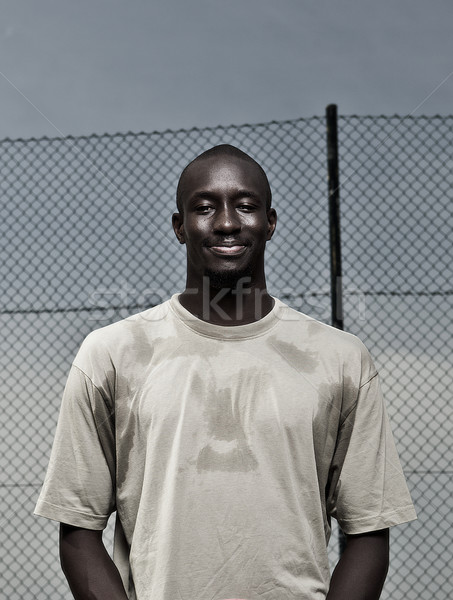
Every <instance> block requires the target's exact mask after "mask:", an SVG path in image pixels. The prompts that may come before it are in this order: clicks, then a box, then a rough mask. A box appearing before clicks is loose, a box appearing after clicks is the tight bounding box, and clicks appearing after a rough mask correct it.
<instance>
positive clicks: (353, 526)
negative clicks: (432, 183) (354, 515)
mask: <svg viewBox="0 0 453 600" xmlns="http://www.w3.org/2000/svg"><path fill="white" fill-rule="evenodd" d="M415 519H417V514H416V512H415V509H414V507H413V506H412V505H410V504H409V505H407V506H403V507H401V508H400V509H398V510H394V511H392V512H389V513H384V514H381V515H373V516H369V517H363V518H361V519H338V524H339V525H340V527H341V529H342V531H343V532H344V533H346V534H351V535H353V534H358V533H367V532H368V531H378V530H379V529H387V528H388V527H393V526H394V525H401V524H403V523H408V522H409V521H414V520H415Z"/></svg>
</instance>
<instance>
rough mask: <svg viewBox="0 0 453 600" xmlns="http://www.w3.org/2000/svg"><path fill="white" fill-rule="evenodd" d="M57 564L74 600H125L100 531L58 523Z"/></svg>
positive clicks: (125, 595)
mask: <svg viewBox="0 0 453 600" xmlns="http://www.w3.org/2000/svg"><path fill="white" fill-rule="evenodd" d="M60 561H61V567H62V569H63V572H64V574H65V576H66V579H67V580H68V583H69V587H70V588H71V592H72V594H73V596H74V598H75V600H88V599H90V600H127V594H126V592H125V590H124V587H123V583H122V581H121V577H120V574H119V572H118V569H117V568H116V566H115V564H114V562H113V561H112V559H111V558H110V556H109V554H108V552H107V550H106V549H105V546H104V544H103V542H102V531H94V530H91V529H81V528H79V527H72V526H71V525H65V524H64V523H61V524H60Z"/></svg>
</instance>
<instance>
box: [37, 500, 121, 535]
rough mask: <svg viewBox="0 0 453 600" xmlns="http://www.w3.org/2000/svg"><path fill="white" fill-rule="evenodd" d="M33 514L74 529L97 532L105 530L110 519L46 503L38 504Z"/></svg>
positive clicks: (106, 516)
mask: <svg viewBox="0 0 453 600" xmlns="http://www.w3.org/2000/svg"><path fill="white" fill-rule="evenodd" d="M33 514H35V515H36V516H38V517H44V518H46V519H51V520H52V521H59V522H60V523H66V524H67V525H72V526H74V527H83V528H84V529H94V530H97V531H102V530H103V529H105V527H106V525H107V521H108V520H109V517H110V515H90V514H89V513H83V512H80V511H77V510H74V509H73V508H67V507H63V506H56V505H55V504H50V502H46V501H41V502H38V504H37V505H36V508H35V510H34V513H33Z"/></svg>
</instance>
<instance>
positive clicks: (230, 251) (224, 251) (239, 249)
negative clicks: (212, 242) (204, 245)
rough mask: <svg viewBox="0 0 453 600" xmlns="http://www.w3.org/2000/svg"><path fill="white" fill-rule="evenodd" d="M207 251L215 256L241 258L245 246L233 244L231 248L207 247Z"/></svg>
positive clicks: (223, 246)
mask: <svg viewBox="0 0 453 600" xmlns="http://www.w3.org/2000/svg"><path fill="white" fill-rule="evenodd" d="M208 248H209V250H210V251H211V252H212V253H213V254H216V255H217V256H241V255H242V254H244V252H245V251H246V249H247V246H243V245H241V244H234V245H232V246H225V245H222V246H208Z"/></svg>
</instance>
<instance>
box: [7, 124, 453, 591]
mask: <svg viewBox="0 0 453 600" xmlns="http://www.w3.org/2000/svg"><path fill="white" fill-rule="evenodd" d="M452 125H453V118H443V119H440V118H435V117H434V118H417V119H413V118H399V117H395V118H390V119H389V118H384V117H378V118H373V117H347V118H345V117H343V118H340V119H339V144H340V148H339V152H340V180H341V183H342V188H341V193H340V196H341V217H342V242H343V273H344V278H343V279H344V281H343V285H344V292H345V302H344V304H345V325H346V329H348V330H350V331H352V332H354V333H357V334H358V335H359V336H360V337H361V338H362V339H363V340H364V341H365V343H366V344H367V345H368V347H369V348H370V350H371V352H372V354H373V356H374V358H375V360H376V362H377V364H378V367H379V368H380V371H381V373H382V378H383V383H384V386H385V393H386V399H387V404H388V407H389V412H390V416H391V419H392V423H393V429H394V434H395V437H396V440H397V444H398V448H399V450H400V454H401V459H402V462H403V466H404V469H405V473H406V476H407V477H408V482H409V486H410V489H411V492H412V496H413V499H414V501H415V504H416V507H417V510H418V513H419V520H418V521H417V522H414V523H410V524H408V525H403V526H399V527H397V528H395V530H394V532H393V541H392V554H393V557H392V564H391V571H390V573H389V577H388V580H387V583H386V586H385V589H384V593H383V596H382V597H383V598H384V599H390V598H392V600H398V599H403V598H404V599H405V600H408V599H409V600H410V599H414V600H415V599H417V600H418V599H426V600H428V599H429V600H432V598H436V600H442V599H447V598H450V597H451V596H452V592H453V589H452V583H451V579H452V575H453V569H452V567H451V565H452V564H453V556H452V554H453V550H452V546H453V545H452V538H453V534H452V528H451V527H449V525H450V524H451V517H450V512H451V511H450V510H449V508H448V502H449V500H450V504H451V492H452V487H453V484H452V477H451V474H452V454H453V451H452V439H451V437H452V436H451V431H452V423H451V402H450V403H449V400H451V391H450V390H451V389H452V385H451V353H452V341H451V340H452V339H453V335H452V331H451V314H452V289H451V282H452V281H453V279H452V277H451V275H452V274H451V264H450V263H451V246H450V244H451V239H452V233H453V232H452V227H453V218H452V199H451V197H449V195H450V196H451V191H450V190H451V184H452V156H451V129H452ZM219 143H231V144H234V145H236V146H239V147H240V148H242V149H243V150H244V151H246V152H248V153H249V154H251V155H252V156H253V157H254V158H256V159H257V160H258V162H260V164H262V165H263V167H264V168H265V170H266V172H267V173H268V176H269V180H270V183H271V187H272V189H273V194H274V204H275V206H276V208H277V210H278V213H279V224H278V230H277V233H276V235H275V236H274V238H273V241H272V243H271V244H269V249H268V255H267V276H268V283H269V289H270V292H271V293H272V294H274V295H276V296H279V297H280V298H281V299H283V300H284V301H286V302H287V303H288V304H290V305H292V306H293V307H295V308H297V309H298V310H302V311H303V312H305V313H308V314H310V315H312V316H313V317H315V318H317V319H320V320H324V321H329V319H330V299H329V289H330V270H329V228H328V208H327V182H326V179H327V177H326V140H325V121H324V119H323V118H317V117H315V118H311V119H300V120H295V121H285V122H272V123H266V124H261V125H244V126H240V127H236V126H231V127H217V128H209V129H192V130H185V131H166V132H163V133H151V134H145V133H141V134H125V135H119V134H118V135H102V136H94V135H93V136H88V137H77V138H64V139H45V138H44V139H39V140H15V141H11V140H4V141H3V142H0V177H1V179H0V187H1V198H2V199H1V215H0V240H1V242H0V243H1V262H0V269H1V280H2V285H3V289H2V305H1V312H0V319H1V326H2V331H3V332H4V335H3V336H2V339H1V344H2V350H3V351H2V353H1V361H2V363H1V370H2V374H3V377H2V381H1V395H0V403H1V406H0V410H1V413H2V422H1V436H0V446H1V472H0V477H1V479H0V494H1V516H0V519H1V525H2V527H1V530H0V531H1V533H0V535H1V538H2V539H1V540H0V559H1V564H2V568H1V570H0V589H1V590H2V592H3V594H4V597H5V598H8V600H18V599H27V600H32V599H33V600H34V599H38V600H41V599H42V600H44V599H46V600H57V599H58V600H60V599H61V598H64V599H66V598H67V599H70V598H71V595H70V593H69V591H68V588H67V585H66V583H65V581H64V579H63V576H62V574H61V572H60V567H59V560H58V550H57V537H58V525H57V524H55V523H52V522H47V521H46V520H44V519H38V518H36V517H33V515H32V512H33V508H34V504H35V502H36V499H37V495H38V492H39V489H40V486H41V484H42V480H43V477H44V473H45V469H46V467H47V461H48V458H49V453H50V446H51V443H52V439H53V433H54V429H55V425H56V420H57V416H58V409H59V404H60V399H61V393H62V390H63V386H64V383H65V380H66V377H67V373H68V370H69V365H70V363H71V361H72V359H73V357H74V355H75V353H76V351H77V349H78V347H79V345H80V343H81V341H82V339H83V338H84V337H85V335H86V334H87V333H88V332H89V331H91V330H92V329H95V328H97V327H101V326H103V325H106V324H108V323H111V322H113V321H115V320H118V319H121V318H124V317H126V316H127V315H129V314H131V313H133V312H138V311H139V310H142V309H144V308H146V307H149V306H152V305H154V304H158V303H159V302H161V301H163V300H165V299H167V298H168V297H169V296H170V295H171V294H172V293H174V292H176V291H179V290H181V289H182V287H183V284H184V281H185V255H184V250H183V249H182V248H181V247H180V245H179V244H178V243H177V242H176V239H175V238H174V234H173V231H172V229H171V214H172V212H174V197H175V191H176V183H177V180H178V177H179V174H180V172H181V170H182V169H183V167H184V166H185V165H186V164H187V162H189V161H190V160H191V159H192V158H194V157H195V156H196V155H197V154H199V153H200V152H202V151H203V150H206V149H207V148H209V147H211V146H213V145H215V144H219ZM449 270H450V271H449ZM449 317H450V318H449ZM450 508H451V506H450ZM335 537H336V536H335V535H334V536H333V540H332V543H331V549H330V554H331V560H332V563H334V562H335V561H336V560H337V558H338V556H337V554H338V550H337V544H336V541H335ZM106 538H107V543H109V544H111V528H108V529H107V531H106Z"/></svg>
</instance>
